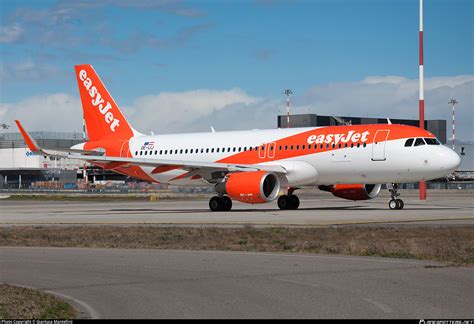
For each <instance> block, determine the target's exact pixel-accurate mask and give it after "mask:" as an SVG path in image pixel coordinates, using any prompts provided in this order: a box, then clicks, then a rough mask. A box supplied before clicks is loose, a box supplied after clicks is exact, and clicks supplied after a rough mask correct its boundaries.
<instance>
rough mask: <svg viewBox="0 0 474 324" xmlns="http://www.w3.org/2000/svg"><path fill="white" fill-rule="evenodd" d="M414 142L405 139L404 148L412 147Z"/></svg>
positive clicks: (411, 139) (410, 139)
mask: <svg viewBox="0 0 474 324" xmlns="http://www.w3.org/2000/svg"><path fill="white" fill-rule="evenodd" d="M414 140H415V139H414V138H409V139H407V141H406V142H405V146H406V147H409V146H412V145H413V141H414Z"/></svg>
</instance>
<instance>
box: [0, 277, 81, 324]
mask: <svg viewBox="0 0 474 324" xmlns="http://www.w3.org/2000/svg"><path fill="white" fill-rule="evenodd" d="M77 315H78V312H77V311H76V310H75V309H74V308H73V307H72V306H71V305H69V304H68V303H67V302H65V301H63V300H62V299H59V298H58V297H56V296H53V295H51V294H48V293H45V292H42V291H38V290H34V289H29V288H23V287H17V286H12V285H7V284H0V319H74V318H77Z"/></svg>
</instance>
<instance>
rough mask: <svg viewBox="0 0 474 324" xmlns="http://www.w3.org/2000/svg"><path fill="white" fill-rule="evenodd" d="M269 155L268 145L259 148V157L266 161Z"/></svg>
mask: <svg viewBox="0 0 474 324" xmlns="http://www.w3.org/2000/svg"><path fill="white" fill-rule="evenodd" d="M266 155H267V144H260V145H259V147H258V157H259V158H261V159H264V158H265V157H266Z"/></svg>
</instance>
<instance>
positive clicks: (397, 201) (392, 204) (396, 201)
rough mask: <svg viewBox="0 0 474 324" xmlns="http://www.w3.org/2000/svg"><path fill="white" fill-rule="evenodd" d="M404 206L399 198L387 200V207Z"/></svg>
mask: <svg viewBox="0 0 474 324" xmlns="http://www.w3.org/2000/svg"><path fill="white" fill-rule="evenodd" d="M404 206H405V204H404V203H403V200H401V199H392V200H390V201H389V202H388V207H389V208H390V209H403V207H404Z"/></svg>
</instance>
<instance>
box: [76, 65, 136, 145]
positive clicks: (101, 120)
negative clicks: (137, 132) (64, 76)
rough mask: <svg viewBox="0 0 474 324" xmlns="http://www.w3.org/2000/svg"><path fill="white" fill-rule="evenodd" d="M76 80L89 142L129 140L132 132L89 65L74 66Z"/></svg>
mask: <svg viewBox="0 0 474 324" xmlns="http://www.w3.org/2000/svg"><path fill="white" fill-rule="evenodd" d="M75 69H76V78H77V84H78V86H79V93H80V94H81V101H82V109H83V110H84V118H85V121H86V127H87V134H88V136H89V140H91V141H97V140H100V139H103V138H118V139H119V138H120V139H129V138H130V137H132V136H133V135H134V131H133V129H132V127H131V126H130V124H129V123H128V122H127V120H126V119H125V116H124V115H123V114H122V112H121V111H120V108H119V107H118V106H117V104H116V103H115V101H114V99H113V98H112V96H111V95H110V93H109V92H108V91H107V89H106V88H105V86H104V84H103V83H102V81H101V80H100V78H99V76H98V75H97V73H96V72H95V71H94V68H93V67H92V66H91V65H89V64H84V65H76V66H75Z"/></svg>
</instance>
